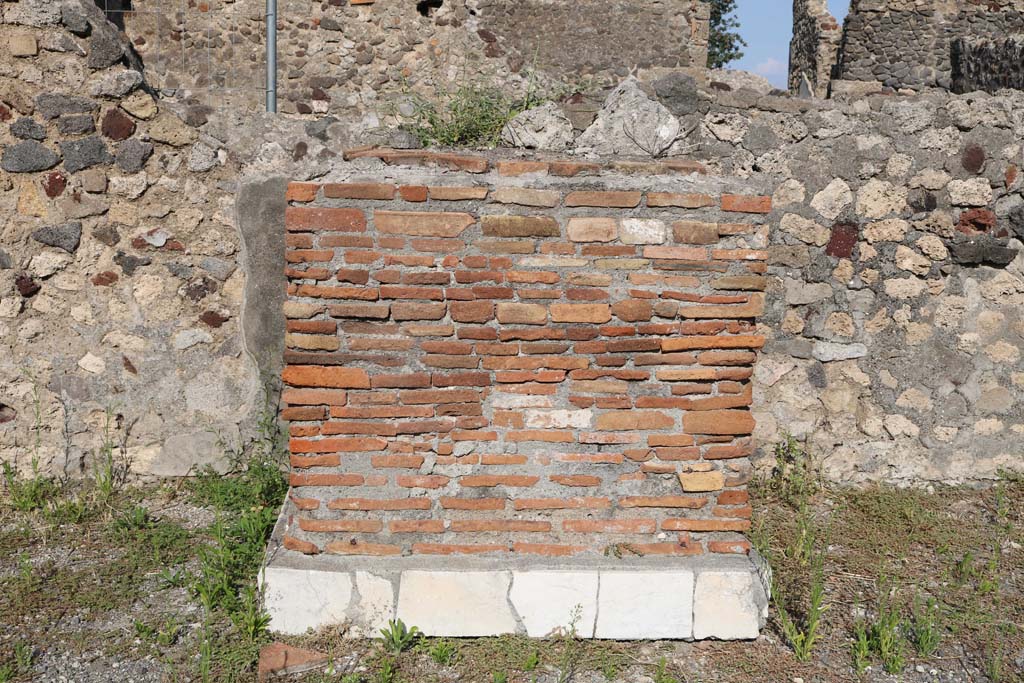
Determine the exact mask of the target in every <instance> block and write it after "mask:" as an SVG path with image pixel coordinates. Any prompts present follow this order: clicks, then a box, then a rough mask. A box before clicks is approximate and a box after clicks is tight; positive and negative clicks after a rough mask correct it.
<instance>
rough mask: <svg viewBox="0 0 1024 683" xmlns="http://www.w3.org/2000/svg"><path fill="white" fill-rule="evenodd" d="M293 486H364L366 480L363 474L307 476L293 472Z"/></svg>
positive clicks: (290, 480) (314, 474)
mask: <svg viewBox="0 0 1024 683" xmlns="http://www.w3.org/2000/svg"><path fill="white" fill-rule="evenodd" d="M288 481H289V483H290V484H291V485H292V486H293V487H296V486H362V485H363V484H365V483H366V479H365V478H364V477H363V475H361V474H317V473H313V474H305V473H300V472H292V474H291V475H290V477H289V479H288Z"/></svg>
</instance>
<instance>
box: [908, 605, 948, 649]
mask: <svg viewBox="0 0 1024 683" xmlns="http://www.w3.org/2000/svg"><path fill="white" fill-rule="evenodd" d="M939 619H940V614H939V605H938V603H937V602H936V601H935V599H934V598H928V599H927V600H926V601H925V602H924V603H922V602H921V601H920V600H916V601H915V604H914V615H913V620H912V622H911V625H910V636H911V642H912V643H913V644H914V649H915V650H917V654H918V656H920V657H931V656H932V655H934V654H935V651H936V650H938V649H939V642H940V641H941V640H942V627H941V625H940V623H939Z"/></svg>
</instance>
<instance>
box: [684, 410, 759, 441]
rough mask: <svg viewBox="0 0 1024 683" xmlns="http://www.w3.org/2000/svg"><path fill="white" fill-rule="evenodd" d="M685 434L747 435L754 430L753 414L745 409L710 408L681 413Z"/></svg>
mask: <svg viewBox="0 0 1024 683" xmlns="http://www.w3.org/2000/svg"><path fill="white" fill-rule="evenodd" d="M683 431H685V432H686V433H687V434H724V435H747V434H752V433H753V432H754V416H753V415H751V414H750V412H748V411H746V410H711V411H697V412H688V413H685V414H684V415H683Z"/></svg>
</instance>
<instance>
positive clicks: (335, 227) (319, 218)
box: [284, 206, 366, 232]
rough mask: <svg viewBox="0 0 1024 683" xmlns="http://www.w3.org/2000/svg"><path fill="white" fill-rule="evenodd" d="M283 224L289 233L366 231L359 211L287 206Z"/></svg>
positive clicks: (363, 218)
mask: <svg viewBox="0 0 1024 683" xmlns="http://www.w3.org/2000/svg"><path fill="white" fill-rule="evenodd" d="M284 224H285V228H286V229H287V230H288V231H289V232H310V231H312V230H324V231H327V232H363V231H365V230H366V215H365V214H364V213H363V212H362V211H360V210H359V209H325V208H309V207H298V206H289V207H288V208H287V209H285V211H284Z"/></svg>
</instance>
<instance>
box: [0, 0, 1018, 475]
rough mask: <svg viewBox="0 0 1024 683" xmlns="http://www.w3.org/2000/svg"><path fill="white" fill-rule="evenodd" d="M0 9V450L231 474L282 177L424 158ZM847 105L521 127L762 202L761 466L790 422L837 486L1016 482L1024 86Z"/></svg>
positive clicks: (387, 173)
mask: <svg viewBox="0 0 1024 683" xmlns="http://www.w3.org/2000/svg"><path fill="white" fill-rule="evenodd" d="M65 8H68V9H65ZM90 8H92V9H90ZM0 9H2V12H3V22H4V23H3V33H4V39H3V40H2V41H0V119H2V122H0V148H2V149H0V217H2V226H3V227H2V228H0V230H2V232H0V456H2V457H3V458H4V460H14V461H16V462H17V463H18V464H19V467H20V466H24V467H28V466H30V464H31V462H32V461H33V460H36V461H38V463H39V466H40V467H41V468H44V469H51V470H56V471H66V472H69V473H81V472H83V471H87V470H88V468H89V467H90V466H91V461H92V458H93V457H94V455H95V454H96V453H98V452H99V451H100V448H101V447H102V446H103V443H104V441H106V440H109V441H113V442H114V444H115V445H116V446H117V447H118V448H117V453H118V454H119V455H127V456H128V457H129V458H130V459H131V460H132V461H133V462H134V463H135V470H136V471H137V472H139V473H144V474H155V475H177V474H184V473H186V472H188V471H190V469H192V468H193V467H195V466H197V465H201V464H203V463H212V464H216V465H217V466H219V467H224V466H226V465H227V459H226V457H225V450H226V449H231V448H238V447H239V446H240V444H241V443H242V442H244V441H245V440H246V439H248V438H252V436H253V435H254V434H255V428H254V425H255V423H256V421H257V418H258V417H259V415H260V413H261V412H262V411H263V400H262V396H261V394H262V391H261V389H262V385H263V379H264V378H266V377H276V376H278V375H279V374H280V370H279V367H275V365H274V361H275V359H277V362H278V363H279V362H280V359H281V357H282V353H283V352H282V349H283V345H284V334H285V319H284V316H283V312H282V310H281V304H282V302H283V300H284V296H285V278H284V273H283V265H284V262H285V256H284V251H285V245H284V231H283V230H282V229H281V226H282V225H283V224H284V215H285V201H284V191H285V187H286V181H285V180H284V178H288V179H295V180H300V181H311V182H317V183H345V182H358V181H363V180H366V179H368V178H369V179H373V180H374V182H380V183H393V184H396V185H402V184H406V185H408V184H413V183H411V182H410V177H409V176H408V173H415V172H417V171H415V169H413V170H409V169H406V168H405V164H408V163H410V162H413V161H417V160H420V161H421V160H422V158H421V157H417V153H411V152H407V151H399V152H395V153H392V154H381V153H378V154H375V155H371V156H360V155H354V156H351V158H345V157H344V156H343V154H342V150H343V149H346V148H351V147H354V146H356V145H358V144H363V143H364V142H366V141H368V140H369V141H372V140H374V139H376V138H375V137H374V136H373V132H374V131H375V130H376V128H378V127H379V126H378V123H377V122H374V121H372V120H368V119H367V117H365V116H364V115H363V114H362V113H359V114H358V115H356V114H353V115H352V116H351V117H346V116H335V117H334V118H329V117H319V118H316V117H312V116H305V117H297V116H288V115H282V116H276V117H275V116H268V115H264V114H261V113H259V112H254V111H251V110H235V109H232V108H221V109H217V110H214V111H211V110H208V109H204V108H203V107H201V106H197V105H194V104H190V103H188V102H181V101H178V100H175V99H174V98H162V97H159V95H160V93H156V95H157V96H156V97H155V96H154V95H152V94H150V91H149V90H148V84H147V83H146V82H144V81H143V80H142V79H141V78H140V77H139V74H138V73H137V72H136V71H134V70H133V69H132V68H130V66H131V65H133V64H136V60H135V58H134V57H133V56H132V55H131V53H130V52H128V51H126V47H127V46H126V45H125V44H124V42H122V40H121V39H120V38H119V37H118V35H117V33H116V32H113V33H111V32H110V31H108V30H107V28H106V27H107V26H108V25H107V24H106V22H105V21H104V20H103V18H102V17H97V16H96V13H95V12H94V11H93V10H94V9H95V6H94V4H93V3H91V2H82V3H79V2H78V0H68V2H65V3H54V2H51V1H50V0H19V1H18V2H6V3H3V4H2V5H0ZM356 11H358V10H356ZM147 68H148V67H147ZM858 85H859V84H854V86H858ZM864 85H865V86H866V85H867V84H864ZM849 99H850V101H846V100H844V99H833V100H826V101H805V100H799V99H795V98H791V97H783V96H774V95H759V94H757V93H755V92H752V91H749V90H734V91H722V90H720V89H718V88H715V89H712V90H710V91H709V92H703V91H701V90H700V89H699V88H698V87H697V86H696V85H695V84H694V83H693V82H692V81H688V80H687V79H685V78H683V77H665V78H658V79H655V80H653V82H651V83H638V82H636V81H634V80H631V79H629V80H627V81H625V82H624V83H623V84H622V85H621V86H620V87H619V88H617V89H616V90H615V91H614V92H613V93H612V94H611V95H610V96H609V97H608V100H607V102H606V103H605V106H604V107H603V108H602V109H601V110H600V111H599V112H596V118H594V119H593V120H590V119H588V120H585V121H575V120H574V121H573V123H570V122H569V121H568V120H567V119H566V117H565V116H560V115H558V113H559V109H560V108H561V107H562V105H560V104H558V103H549V105H547V106H546V108H545V109H543V110H540V111H541V113H540V114H538V113H536V112H529V113H528V114H527V115H524V116H525V117H527V119H529V120H531V121H534V122H540V123H542V124H544V125H541V126H540V127H539V128H535V127H526V126H521V127H520V128H519V129H518V130H520V131H529V132H531V134H530V135H529V136H525V135H517V136H512V137H513V140H518V141H519V143H518V144H527V143H528V144H529V145H531V146H532V147H534V148H536V149H533V150H531V151H530V152H529V155H530V157H531V158H534V159H536V158H542V157H543V156H544V151H545V149H546V146H548V145H553V144H554V141H557V148H558V152H557V153H558V155H559V156H560V158H572V159H575V160H577V161H580V160H583V161H585V160H587V158H597V157H605V158H614V159H618V160H619V163H620V168H619V172H620V173H624V174H627V175H628V174H631V173H632V174H636V173H640V174H642V175H645V176H662V175H664V174H665V173H666V172H667V171H668V170H671V169H673V168H674V169H675V172H676V173H677V175H678V171H679V169H680V168H682V169H686V168H689V169H690V170H696V169H695V168H694V167H692V166H688V165H687V164H686V163H685V162H682V161H681V160H683V159H697V160H703V162H702V163H703V166H704V169H705V170H706V171H707V176H708V180H711V179H712V178H719V179H720V182H721V183H725V184H726V185H727V186H728V187H727V189H725V187H726V186H725V185H723V187H722V188H720V189H719V190H718V193H719V194H721V192H726V191H727V192H728V193H732V194H772V195H773V202H772V209H771V213H770V214H766V215H763V216H762V217H761V220H760V221H759V222H761V223H763V224H764V225H767V226H769V227H770V230H769V234H768V237H767V239H768V244H767V249H768V252H769V261H768V272H767V273H766V277H767V282H766V290H765V294H766V304H765V305H766V309H765V313H764V315H763V316H761V318H760V322H759V324H758V330H757V334H760V335H763V336H765V337H766V339H767V342H766V345H765V348H764V350H763V352H762V353H761V355H760V358H759V361H758V364H757V369H756V371H755V377H754V381H753V387H754V389H753V401H754V403H753V407H752V410H753V412H754V414H755V416H756V417H757V426H756V432H755V434H754V443H755V445H756V449H757V451H758V454H760V456H764V457H763V458H762V457H755V463H756V464H764V465H765V466H767V463H769V462H770V450H771V445H772V444H773V443H774V442H775V441H777V440H778V439H779V438H780V437H781V435H782V434H783V432H787V431H788V432H791V433H793V434H795V435H796V436H797V437H799V438H801V439H807V440H808V441H809V443H810V444H811V447H812V450H813V451H814V452H815V453H816V454H817V455H818V456H820V457H822V458H823V459H824V466H825V473H826V475H827V476H828V477H829V478H831V479H834V480H837V481H843V482H867V481H889V482H895V483H900V484H905V485H919V484H922V483H927V482H971V481H982V480H987V479H991V478H993V477H995V476H996V475H997V472H998V470H1000V469H1001V468H1011V469H1018V470H1021V469H1024V464H1022V462H1021V452H1020V448H1019V443H1020V440H1021V435H1022V434H1024V410H1022V398H1024V362H1022V358H1021V355H1022V354H1021V349H1022V347H1024V322H1022V319H1021V313H1020V311H1021V310H1022V308H1021V305H1022V304H1024V257H1021V255H1020V249H1021V248H1022V243H1021V241H1020V238H1021V236H1022V235H1024V209H1022V208H1021V207H1022V204H1024V199H1022V194H1021V193H1022V189H1024V180H1022V177H1021V173H1020V171H1019V169H1020V168H1021V166H1022V165H1024V158H1022V147H1021V145H1022V143H1021V141H1022V139H1024V123H1022V122H1024V96H1022V95H1021V94H1020V93H1005V94H1001V95H999V96H989V95H985V94H978V93H974V94H970V95H951V94H949V93H948V92H942V91H925V92H922V93H921V94H919V95H915V96H896V95H886V94H872V93H871V92H870V88H866V89H865V90H861V91H854V92H853V94H852V96H851V97H850V98H849ZM573 124H576V125H575V126H574V125H573ZM553 128H554V129H557V132H558V134H557V135H554V136H548V135H545V134H544V133H545V132H546V131H550V130H552V129H553ZM580 128H582V129H585V130H582V131H579V130H577V129H580ZM509 154H516V152H509ZM652 155H654V156H657V157H659V158H658V159H657V160H652V159H651V157H652ZM581 157H582V159H581ZM629 159H640V160H642V161H643V163H639V164H636V163H631V162H627V160H629ZM450 172H451V173H453V174H456V176H457V175H458V174H459V173H461V171H458V170H455V171H450ZM536 172H537V173H542V174H543V173H547V172H548V169H547V168H546V167H545V168H542V169H540V170H538V171H536ZM429 175H430V180H431V182H430V183H429V184H435V185H441V184H446V183H442V182H441V180H442V178H441V176H438V175H436V171H433V170H432V171H430V173H429ZM454 178H455V176H453V178H452V180H454ZM679 178H680V179H681V182H682V181H685V182H689V181H688V180H686V176H685V175H679ZM523 181H524V182H527V181H529V182H532V179H531V178H530V177H527V178H524V179H523ZM666 182H668V181H666ZM420 184H422V183H420ZM666 191H674V190H671V189H667V190H666ZM708 194H715V193H713V192H708ZM707 222H712V221H710V220H709V221H707ZM274 236H278V237H279V241H277V242H275V241H274ZM272 409H273V408H272ZM108 415H109V419H108ZM119 416H120V417H119Z"/></svg>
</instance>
